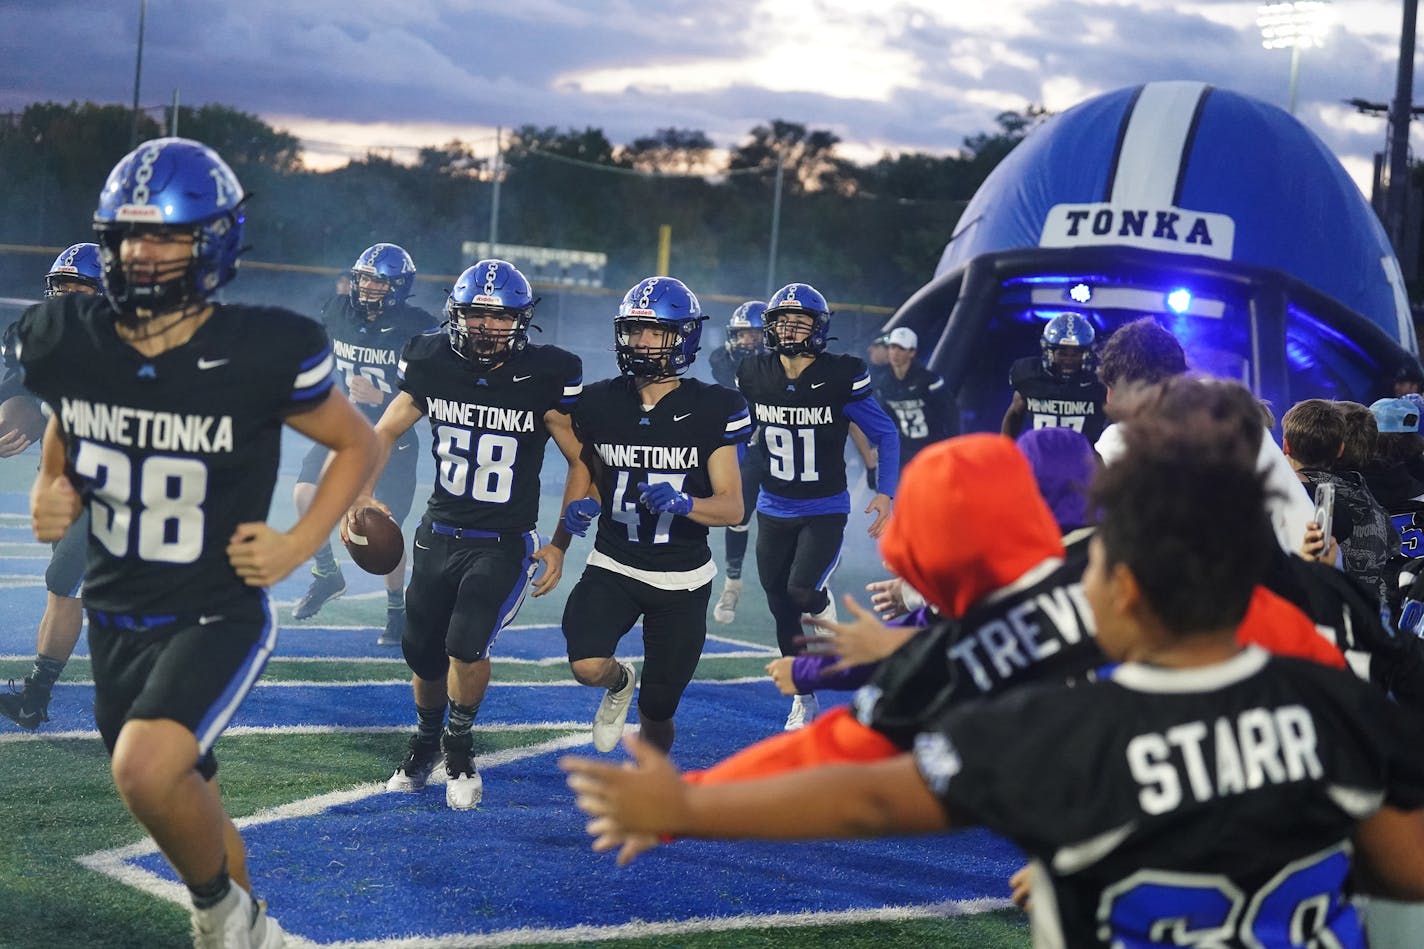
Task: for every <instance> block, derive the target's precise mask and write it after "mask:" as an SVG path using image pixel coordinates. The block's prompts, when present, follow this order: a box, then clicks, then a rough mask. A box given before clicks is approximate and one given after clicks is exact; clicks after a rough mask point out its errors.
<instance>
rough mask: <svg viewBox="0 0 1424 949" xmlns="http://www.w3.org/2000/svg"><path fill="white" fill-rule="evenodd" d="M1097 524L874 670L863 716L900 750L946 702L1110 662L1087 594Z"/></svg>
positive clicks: (861, 705) (860, 701)
mask: <svg viewBox="0 0 1424 949" xmlns="http://www.w3.org/2000/svg"><path fill="white" fill-rule="evenodd" d="M1091 536H1092V534H1091V531H1083V532H1080V533H1079V534H1078V535H1077V536H1076V537H1074V538H1072V542H1071V543H1070V544H1068V547H1067V553H1066V557H1065V559H1064V560H1063V562H1062V563H1061V564H1058V565H1056V566H1053V565H1052V562H1051V561H1050V562H1049V568H1048V569H1047V570H1041V571H1039V572H1037V573H1033V572H1031V573H1030V574H1029V575H1027V576H1026V577H1025V578H1024V579H1023V580H1022V581H1021V582H1020V583H1017V584H1015V585H1014V586H1013V588H1011V589H1009V590H1007V591H1006V592H1004V593H1003V594H1001V595H996V596H993V597H989V598H987V599H988V600H989V602H984V601H981V602H979V603H977V604H975V605H974V606H972V607H971V608H970V609H969V610H968V611H967V612H966V613H965V614H964V616H962V617H960V618H959V619H943V620H941V621H940V622H939V623H937V624H936V625H934V626H932V627H930V628H929V629H928V630H926V631H925V632H923V633H921V634H919V635H918V636H916V637H914V638H913V639H911V640H910V641H909V642H907V643H905V644H904V645H903V646H901V647H900V648H899V649H897V650H896V651H895V652H894V653H892V654H891V655H890V656H889V657H888V658H887V659H886V660H885V661H884V662H882V663H880V665H879V666H878V667H877V668H876V670H875V674H874V676H873V677H872V678H871V680H870V682H869V683H867V684H866V685H865V686H863V687H862V688H861V689H860V690H859V691H858V692H857V693H856V696H855V708H856V715H857V717H858V718H859V719H860V720H861V721H862V722H863V723H864V724H866V725H869V726H870V727H871V728H874V729H875V730H876V731H878V732H880V733H881V734H883V735H885V736H886V737H887V738H889V739H890V740H891V741H893V742H895V743H896V744H897V745H899V746H900V747H902V748H909V747H910V745H911V743H912V742H913V741H914V738H915V735H916V734H918V733H919V732H920V731H923V730H924V728H925V727H926V726H927V724H928V723H930V722H933V721H934V720H936V719H937V718H938V717H939V716H940V715H942V714H944V712H945V711H946V710H947V709H950V708H953V707H954V706H956V705H960V704H962V703H964V702H967V701H969V700H971V699H978V698H984V697H985V696H989V695H995V694H997V693H999V692H1002V691H1004V690H1005V689H1008V688H1010V687H1014V686H1019V685H1022V684H1024V683H1029V682H1049V681H1054V682H1063V681H1065V680H1069V679H1074V678H1078V677H1081V676H1084V675H1086V674H1088V673H1089V672H1091V671H1092V670H1093V669H1094V668H1096V667H1098V666H1100V665H1102V664H1103V663H1105V662H1106V661H1107V660H1106V658H1105V657H1104V655H1103V652H1102V650H1101V649H1099V648H1098V641H1097V639H1096V638H1094V636H1095V628H1094V625H1093V612H1092V609H1091V608H1090V607H1089V606H1088V602H1087V600H1086V599H1085V598H1084V596H1083V571H1084V570H1085V569H1086V568H1087V563H1088V541H1089V539H1090V537H1091Z"/></svg>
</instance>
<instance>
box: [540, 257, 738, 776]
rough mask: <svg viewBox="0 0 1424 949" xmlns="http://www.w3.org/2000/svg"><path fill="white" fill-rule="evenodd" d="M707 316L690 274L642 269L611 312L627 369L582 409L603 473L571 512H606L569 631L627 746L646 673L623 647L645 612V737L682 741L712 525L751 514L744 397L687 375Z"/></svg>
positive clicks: (711, 566)
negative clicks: (685, 279)
mask: <svg viewBox="0 0 1424 949" xmlns="http://www.w3.org/2000/svg"><path fill="white" fill-rule="evenodd" d="M704 319H706V317H704V316H703V315H702V307H701V305H700V304H699V303H698V301H697V297H696V296H695V295H693V293H692V291H691V290H689V289H687V287H686V286H684V285H683V284H682V282H681V281H679V280H675V279H673V278H672V277H648V278H646V279H644V280H640V281H638V283H637V284H635V285H634V286H633V287H632V288H631V289H630V290H629V291H628V292H627V294H625V295H624V297H623V301H622V303H620V304H619V306H618V316H617V317H616V318H615V319H614V321H613V336H614V349H615V352H616V354H617V357H618V368H619V370H621V372H622V375H619V376H616V377H614V378H612V379H605V380H603V381H602V382H596V383H594V384H593V385H591V386H589V387H587V388H586V389H585V390H584V394H583V397H582V398H581V399H580V400H579V404H578V407H577V408H576V409H575V410H574V430H575V431H576V432H577V433H578V436H579V439H580V441H582V443H583V446H584V448H583V459H584V462H585V464H586V465H587V468H588V471H589V473H590V476H591V481H592V483H591V494H590V497H588V498H584V499H581V500H578V501H575V502H573V503H572V504H570V505H569V506H568V508H567V510H566V512H565V517H564V524H565V526H566V527H567V528H568V529H569V530H571V531H572V532H573V533H575V534H579V535H582V534H583V533H584V532H585V531H586V530H587V529H588V525H589V523H590V522H591V520H592V519H593V518H594V517H596V516H598V514H600V513H601V514H602V515H603V517H602V519H601V520H600V521H599V523H598V533H597V535H596V537H595V539H594V546H593V551H592V553H590V554H589V555H588V561H587V567H586V569H585V570H584V573H583V576H582V577H581V578H580V579H579V582H578V583H577V584H576V585H575V586H574V589H573V592H572V593H570V594H569V599H568V602H567V603H566V604H565V605H564V638H565V639H566V640H567V641H568V652H569V665H570V666H571V667H572V668H573V673H574V678H576V679H578V681H579V682H582V683H583V684H584V685H591V686H596V687H598V688H603V689H607V690H608V691H607V693H606V694H605V695H604V697H603V701H602V702H601V703H600V704H599V706H598V712H597V714H596V715H595V717H594V721H593V743H594V746H595V747H596V748H597V749H598V750H599V751H612V750H613V748H614V747H616V746H617V744H618V738H619V736H621V735H622V733H623V724H624V722H625V721H626V720H627V718H628V706H629V705H630V704H631V703H632V700H633V691H634V685H635V682H636V679H637V671H636V670H635V669H634V668H633V666H632V664H631V663H627V662H622V661H620V660H618V659H616V658H615V657H614V654H615V652H616V650H617V648H618V642H619V640H620V639H622V638H623V636H624V635H625V634H626V633H627V632H628V630H630V629H632V627H633V624H634V623H635V622H637V621H638V618H639V617H642V619H643V654H644V660H643V677H642V688H641V689H639V690H638V720H639V724H640V726H641V729H642V733H643V735H644V736H645V737H646V738H647V740H648V741H650V742H652V743H653V744H654V745H656V746H658V747H659V748H662V749H664V750H666V749H668V748H671V747H672V743H673V738H674V736H675V734H676V727H675V725H674V723H673V715H674V714H675V713H676V712H677V706H678V703H679V702H680V701H681V700H682V693H683V690H684V689H686V688H687V684H688V683H689V682H691V681H692V674H693V672H694V671H696V669H697V661H698V659H699V658H700V657H701V655H702V646H703V643H704V642H705V641H706V639H707V602H708V600H709V599H710V598H711V592H712V579H713V577H715V576H716V575H717V565H716V564H715V563H714V562H713V561H712V551H711V550H710V549H708V546H707V528H709V527H728V526H731V525H733V524H739V523H741V520H742V485H741V476H740V473H739V470H738V464H737V449H738V447H739V446H740V445H741V444H742V443H743V442H745V441H746V440H747V437H748V435H750V433H751V430H752V422H751V417H750V416H749V415H748V413H747V406H746V403H745V402H744V401H743V400H742V397H741V396H740V395H738V394H737V393H735V392H733V391H731V390H730V389H724V388H723V387H721V386H716V385H708V384H707V383H705V382H699V381H698V380H696V379H690V378H683V373H685V372H686V371H687V369H688V367H689V366H691V365H692V362H693V360H694V359H696V358H697V350H698V345H699V342H700V340H701V338H702V322H703V320H704Z"/></svg>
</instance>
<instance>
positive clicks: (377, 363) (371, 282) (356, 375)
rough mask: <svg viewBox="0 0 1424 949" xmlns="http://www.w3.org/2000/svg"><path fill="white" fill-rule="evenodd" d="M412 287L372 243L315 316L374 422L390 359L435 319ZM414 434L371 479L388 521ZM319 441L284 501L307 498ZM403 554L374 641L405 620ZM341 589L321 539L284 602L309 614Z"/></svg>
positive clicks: (386, 251)
mask: <svg viewBox="0 0 1424 949" xmlns="http://www.w3.org/2000/svg"><path fill="white" fill-rule="evenodd" d="M414 289H415V262H414V261H412V260H411V259H410V255H409V254H407V253H406V252H405V250H404V249H402V248H401V247H398V246H397V245H395V244H372V245H371V246H370V247H368V248H366V249H365V250H363V251H362V252H361V254H360V256H358V257H357V258H356V262H355V263H354V264H352V265H351V290H350V291H349V292H348V293H347V294H345V295H341V294H338V295H336V296H333V297H332V298H331V299H330V300H328V301H327V302H326V305H325V306H323V307H322V310H321V319H322V322H323V323H324V324H325V325H326V331H327V333H328V334H329V335H330V336H331V348H332V355H333V356H334V357H335V360H336V382H337V385H339V386H341V388H342V389H343V390H344V391H345V392H346V393H347V395H348V396H349V397H350V399H351V402H352V404H353V405H355V406H356V407H357V408H358V409H360V410H361V413H362V414H363V415H365V416H366V418H368V419H370V420H371V422H372V423H373V424H374V423H375V422H377V421H379V420H380V418H381V413H382V412H384V411H385V410H386V407H387V406H388V405H390V403H391V400H392V399H393V398H395V396H396V393H397V392H398V391H399V388H398V386H397V382H396V363H397V360H399V359H400V354H401V351H402V350H403V349H404V348H405V344H406V343H407V342H409V341H410V339H411V338H412V337H414V336H417V335H419V334H421V333H425V332H428V331H430V330H433V329H436V328H438V325H439V322H440V321H439V320H437V319H436V318H435V317H433V316H431V315H430V314H429V313H427V312H426V311H425V310H423V309H421V308H420V307H418V306H413V305H411V303H410V296H411V293H412V292H413V291H414ZM419 448H420V444H419V440H418V438H417V436H416V433H415V432H414V431H410V432H408V433H406V435H405V436H404V437H402V438H401V439H400V440H399V441H398V442H396V444H395V447H394V448H393V449H392V451H391V457H390V460H389V461H388V462H387V463H386V467H385V469H384V470H383V471H382V473H381V481H380V483H379V484H377V485H376V497H378V498H380V500H381V503H383V504H385V505H386V506H387V507H388V508H390V511H391V514H392V516H394V517H395V519H396V523H398V524H399V523H401V522H403V521H404V520H405V517H406V515H407V514H409V513H410V505H411V502H412V501H413V500H414V499H415V478H416V475H415V467H416V461H417V458H416V455H417V453H418V451H419ZM326 455H327V452H326V449H325V448H324V447H322V446H321V445H313V446H312V448H311V450H310V451H308V452H307V454H306V457H305V458H303V459H302V469H301V471H300V472H299V473H298V474H297V484H296V487H295V488H293V490H292V501H293V503H295V504H296V507H297V511H298V512H301V511H305V510H306V508H307V505H308V504H310V503H311V496H312V491H313V486H314V485H315V484H316V479H317V476H318V475H320V474H321V466H322V464H323V463H325V461H326ZM404 586H405V558H404V557H402V558H401V561H400V563H398V564H396V566H395V569H393V570H392V571H391V572H390V574H389V575H388V576H387V577H386V629H385V631H384V632H383V633H382V634H381V637H380V639H379V640H377V642H378V643H379V644H380V645H382V646H396V645H399V644H400V639H401V630H402V628H403V627H404V625H405V603H404V600H403V596H402V588H403V587H404ZM345 591H346V578H345V577H344V576H342V573H341V568H340V567H339V566H337V563H336V558H335V556H334V555H333V554H332V550H331V545H330V544H329V543H327V544H323V545H322V546H321V547H320V548H319V549H318V550H317V552H316V557H315V558H313V566H312V581H311V583H310V585H308V587H307V591H306V593H305V594H303V596H302V598H301V600H300V601H299V602H298V603H297V605H296V607H295V608H294V609H293V610H292V618H293V619H310V618H311V617H313V616H315V615H316V614H317V613H318V612H319V611H320V610H321V608H322V607H323V606H325V605H326V604H327V603H329V602H330V601H332V600H334V599H336V598H337V597H338V596H340V595H341V594H342V593H344V592H345Z"/></svg>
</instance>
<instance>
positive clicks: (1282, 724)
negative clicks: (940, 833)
mask: <svg viewBox="0 0 1424 949" xmlns="http://www.w3.org/2000/svg"><path fill="white" fill-rule="evenodd" d="M1421 747H1424V719H1421V718H1420V717H1419V715H1418V714H1417V713H1416V712H1413V711H1412V710H1409V709H1404V708H1401V707H1400V706H1398V705H1394V704H1393V703H1391V702H1389V701H1388V700H1387V699H1385V698H1384V697H1383V696H1381V695H1380V694H1379V693H1378V692H1377V691H1376V690H1375V689H1373V688H1372V687H1371V686H1370V685H1368V684H1367V683H1364V682H1361V681H1359V680H1357V679H1355V678H1354V677H1352V676H1351V675H1350V674H1349V673H1347V672H1343V671H1341V670H1337V669H1328V668H1326V667H1324V666H1320V665H1317V664H1315V663H1311V662H1308V661H1305V660H1297V659H1284V658H1272V657H1271V656H1269V655H1268V654H1267V653H1266V652H1265V651H1263V650H1261V649H1257V648H1254V647H1253V648H1248V649H1246V650H1243V651H1242V652H1240V653H1238V654H1237V655H1236V656H1235V657H1233V658H1232V659H1230V660H1228V661H1226V662H1223V663H1219V664H1217V665H1214V666H1209V667H1203V668H1194V669H1182V670H1174V669H1165V668H1161V667H1152V666H1146V665H1141V664H1124V665H1121V666H1115V667H1112V668H1111V669H1110V670H1109V671H1108V672H1106V673H1105V674H1104V676H1103V677H1102V678H1100V680H1099V681H1096V682H1092V683H1087V684H1082V685H1079V686H1077V687H1069V686H1065V685H1042V686H1031V687H1028V688H1024V689H1015V690H1013V691H1012V692H1011V693H1008V694H1006V695H1004V696H1002V697H1000V698H997V699H993V700H990V701H987V702H981V703H974V704H972V705H969V706H965V707H962V708H960V709H957V710H954V711H951V712H949V713H947V714H946V715H944V716H943V718H942V719H941V720H940V722H939V723H938V725H937V726H936V727H935V728H933V729H930V730H927V731H926V732H925V733H924V734H922V735H920V736H919V737H918V738H917V739H916V742H915V757H916V760H917V764H918V766H919V769H920V772H921V774H922V775H923V776H924V778H925V781H926V783H927V784H928V785H929V787H930V788H931V790H932V791H933V792H934V793H935V795H936V796H937V797H939V798H940V800H941V801H942V802H943V803H944V805H945V808H946V810H947V812H949V813H950V814H952V815H955V816H956V817H957V818H959V819H961V820H963V819H968V820H971V821H973V822H975V823H979V824H982V825H984V826H986V827H988V828H989V829H991V830H993V831H995V832H997V833H1000V834H1003V835H1004V836H1006V837H1008V838H1010V839H1012V840H1014V841H1015V842H1016V843H1018V844H1019V845H1020V846H1021V847H1023V848H1024V849H1025V850H1026V851H1028V852H1029V853H1030V854H1031V855H1032V856H1033V857H1034V858H1036V860H1037V862H1038V867H1037V874H1036V880H1035V888H1034V894H1033V902H1034V917H1035V918H1034V927H1035V929H1036V930H1038V931H1040V935H1041V936H1042V938H1043V942H1044V944H1045V945H1062V946H1102V947H1108V946H1147V945H1164V944H1170V945H1187V944H1191V945H1206V944H1210V945H1213V946H1221V947H1245V946H1307V945H1308V946H1327V945H1328V946H1336V947H1349V949H1363V947H1364V945H1365V941H1364V938H1363V936H1362V935H1361V931H1360V923H1359V920H1358V919H1357V918H1356V916H1355V911H1354V908H1353V906H1352V905H1351V903H1350V902H1349V900H1348V899H1347V896H1346V892H1347V884H1348V879H1349V876H1350V864H1351V849H1350V838H1351V834H1352V831H1353V830H1354V827H1355V824H1356V822H1357V821H1359V820H1361V819H1363V818H1366V817H1368V816H1370V815H1371V814H1373V813H1374V812H1375V811H1376V810H1377V809H1378V808H1379V807H1380V805H1381V803H1388V804H1390V805H1392V806H1395V807H1399V808H1402V809H1414V808H1418V807H1419V806H1420V805H1421V804H1424V770H1421V768H1424V759H1421V757H1420V755H1419V749H1420V748H1421ZM1207 935H1210V937H1211V938H1210V939H1206V938H1205V936H1207Z"/></svg>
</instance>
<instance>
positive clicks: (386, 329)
mask: <svg viewBox="0 0 1424 949" xmlns="http://www.w3.org/2000/svg"><path fill="white" fill-rule="evenodd" d="M393 329H395V327H394V326H382V327H381V332H382V333H389V332H390V331H391V330H393Z"/></svg>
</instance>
